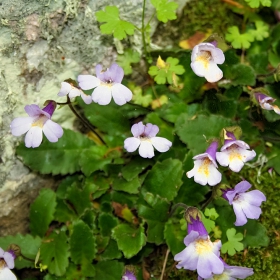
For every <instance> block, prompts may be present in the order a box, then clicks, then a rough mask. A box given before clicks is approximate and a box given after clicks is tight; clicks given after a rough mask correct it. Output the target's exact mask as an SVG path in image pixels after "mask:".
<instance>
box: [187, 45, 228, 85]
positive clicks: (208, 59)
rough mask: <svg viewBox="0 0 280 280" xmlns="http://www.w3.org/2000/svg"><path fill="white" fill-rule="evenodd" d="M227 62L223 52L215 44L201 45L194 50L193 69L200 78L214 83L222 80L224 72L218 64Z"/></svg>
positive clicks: (192, 57)
mask: <svg viewBox="0 0 280 280" xmlns="http://www.w3.org/2000/svg"><path fill="white" fill-rule="evenodd" d="M224 62H225V55H224V53H223V51H222V50H221V49H219V48H217V47H216V46H215V44H214V43H200V44H198V45H196V46H195V47H194V48H193V50H192V56H191V68H192V70H193V71H194V73H195V74H196V75H197V76H199V77H205V79H206V80H207V81H208V82H210V83H214V82H217V81H219V80H220V79H222V77H223V72H222V70H221V69H220V68H219V67H218V66H217V64H223V63H224Z"/></svg>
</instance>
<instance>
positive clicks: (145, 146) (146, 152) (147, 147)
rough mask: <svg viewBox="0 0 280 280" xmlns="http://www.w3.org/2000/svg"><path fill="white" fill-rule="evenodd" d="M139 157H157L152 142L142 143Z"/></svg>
mask: <svg viewBox="0 0 280 280" xmlns="http://www.w3.org/2000/svg"><path fill="white" fill-rule="evenodd" d="M139 155H140V156H141V157H143V158H152V157H153V156H154V155H155V153H154V148H153V145H152V143H151V142H150V141H141V144H140V147H139Z"/></svg>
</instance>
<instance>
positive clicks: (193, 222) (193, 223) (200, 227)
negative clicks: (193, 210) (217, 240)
mask: <svg viewBox="0 0 280 280" xmlns="http://www.w3.org/2000/svg"><path fill="white" fill-rule="evenodd" d="M192 231H196V232H198V233H199V235H201V236H203V235H208V232H207V230H206V228H205V226H204V224H203V223H202V222H201V220H200V218H199V217H196V219H194V218H193V217H190V222H188V234H190V233H191V232H192Z"/></svg>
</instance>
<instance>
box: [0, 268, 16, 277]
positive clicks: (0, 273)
mask: <svg viewBox="0 0 280 280" xmlns="http://www.w3.org/2000/svg"><path fill="white" fill-rule="evenodd" d="M0 280H17V278H16V276H15V275H14V274H13V272H12V271H11V270H10V269H9V268H8V267H4V268H3V269H1V270H0Z"/></svg>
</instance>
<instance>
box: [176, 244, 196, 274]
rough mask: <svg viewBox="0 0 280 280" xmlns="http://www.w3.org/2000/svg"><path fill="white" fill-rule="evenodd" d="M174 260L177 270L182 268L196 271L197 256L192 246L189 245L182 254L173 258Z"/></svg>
mask: <svg viewBox="0 0 280 280" xmlns="http://www.w3.org/2000/svg"><path fill="white" fill-rule="evenodd" d="M174 260H175V261H178V262H179V263H178V264H177V265H176V267H177V268H178V269H180V268H184V269H189V270H196V268H197V261H198V255H197V253H196V250H195V246H194V244H193V243H192V244H190V245H189V246H188V247H187V248H185V249H184V250H183V251H182V252H180V253H178V254H176V255H175V256H174Z"/></svg>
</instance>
